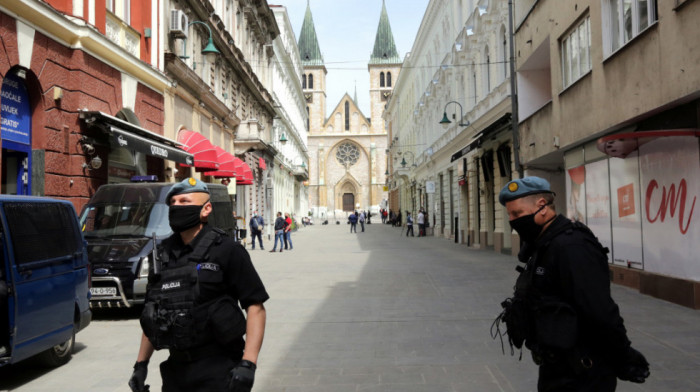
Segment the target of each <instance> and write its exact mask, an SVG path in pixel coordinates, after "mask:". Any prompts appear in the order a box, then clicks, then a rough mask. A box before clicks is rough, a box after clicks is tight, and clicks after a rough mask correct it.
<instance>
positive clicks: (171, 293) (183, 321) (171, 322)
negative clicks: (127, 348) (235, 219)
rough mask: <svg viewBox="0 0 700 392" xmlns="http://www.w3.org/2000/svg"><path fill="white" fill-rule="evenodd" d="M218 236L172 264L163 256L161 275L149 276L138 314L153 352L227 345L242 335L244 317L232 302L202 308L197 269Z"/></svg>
mask: <svg viewBox="0 0 700 392" xmlns="http://www.w3.org/2000/svg"><path fill="white" fill-rule="evenodd" d="M221 235H222V232H220V231H218V230H216V229H214V230H212V231H209V232H207V233H206V234H205V235H204V237H203V238H202V239H201V240H200V241H199V243H198V244H197V246H196V247H195V248H194V249H193V251H192V253H190V254H189V255H186V256H184V257H183V258H181V259H179V260H175V261H171V260H168V255H167V254H163V265H164V267H165V268H163V271H162V272H161V273H160V274H158V275H155V274H153V273H151V274H149V289H148V293H147V297H146V303H145V305H144V310H143V313H142V314H141V319H140V322H141V326H142V328H143V331H144V333H145V334H146V336H147V337H148V339H149V340H150V342H151V343H152V344H153V347H154V348H155V349H157V350H160V349H163V348H168V349H176V350H189V349H192V348H196V347H201V346H203V345H206V344H209V343H221V344H228V343H230V342H232V341H233V340H234V339H236V338H240V337H242V336H243V335H244V334H245V317H244V316H243V312H242V311H241V309H240V308H239V307H238V304H237V303H236V301H235V300H234V299H233V298H231V297H230V296H228V295H223V296H221V297H219V298H215V299H213V300H211V301H208V302H206V303H203V304H197V303H196V300H197V297H198V296H199V268H200V267H201V265H203V264H204V263H206V261H207V258H208V255H207V253H208V251H209V248H210V247H211V245H212V244H214V243H220V242H221Z"/></svg>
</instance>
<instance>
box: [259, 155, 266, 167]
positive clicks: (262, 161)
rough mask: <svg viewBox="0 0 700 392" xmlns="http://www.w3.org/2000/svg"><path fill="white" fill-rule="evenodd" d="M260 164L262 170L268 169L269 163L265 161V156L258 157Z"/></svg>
mask: <svg viewBox="0 0 700 392" xmlns="http://www.w3.org/2000/svg"><path fill="white" fill-rule="evenodd" d="M258 165H259V166H260V168H261V169H262V170H265V169H267V164H266V163H265V158H263V157H260V158H258Z"/></svg>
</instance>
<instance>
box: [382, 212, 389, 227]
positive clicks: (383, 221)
mask: <svg viewBox="0 0 700 392" xmlns="http://www.w3.org/2000/svg"><path fill="white" fill-rule="evenodd" d="M381 215H382V223H383V224H386V218H387V215H388V214H387V212H386V209H382V211H381Z"/></svg>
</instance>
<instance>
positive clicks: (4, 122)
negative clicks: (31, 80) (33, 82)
mask: <svg viewBox="0 0 700 392" xmlns="http://www.w3.org/2000/svg"><path fill="white" fill-rule="evenodd" d="M0 94H1V98H0V109H1V110H0V121H1V127H0V137H1V138H2V139H3V140H9V141H13V142H16V143H20V144H27V145H30V144H31V142H30V139H29V135H30V134H31V132H32V116H31V110H30V108H29V96H28V95H27V87H26V86H25V85H24V79H22V78H20V77H19V76H17V75H16V74H15V73H12V74H9V75H7V76H5V79H3V81H2V92H1V93H0Z"/></svg>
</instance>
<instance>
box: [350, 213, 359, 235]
mask: <svg viewBox="0 0 700 392" xmlns="http://www.w3.org/2000/svg"><path fill="white" fill-rule="evenodd" d="M348 222H350V232H351V233H352V232H353V231H354V232H355V233H357V213H356V212H355V211H353V212H352V213H350V216H349V217H348Z"/></svg>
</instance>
